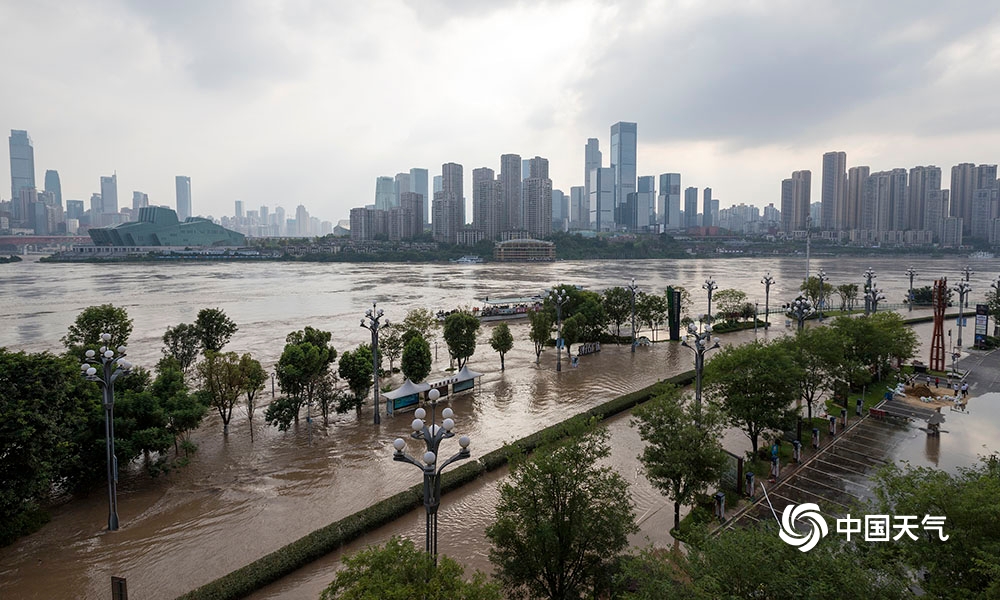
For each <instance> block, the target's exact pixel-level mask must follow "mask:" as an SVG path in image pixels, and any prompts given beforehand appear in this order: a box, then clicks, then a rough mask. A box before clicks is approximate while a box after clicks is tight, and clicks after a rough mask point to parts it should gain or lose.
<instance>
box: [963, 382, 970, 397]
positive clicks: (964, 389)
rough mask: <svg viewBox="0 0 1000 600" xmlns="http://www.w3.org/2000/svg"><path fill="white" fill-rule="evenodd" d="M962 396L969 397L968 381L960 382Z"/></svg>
mask: <svg viewBox="0 0 1000 600" xmlns="http://www.w3.org/2000/svg"><path fill="white" fill-rule="evenodd" d="M962 397H963V398H968V397H969V384H968V383H963V384H962Z"/></svg>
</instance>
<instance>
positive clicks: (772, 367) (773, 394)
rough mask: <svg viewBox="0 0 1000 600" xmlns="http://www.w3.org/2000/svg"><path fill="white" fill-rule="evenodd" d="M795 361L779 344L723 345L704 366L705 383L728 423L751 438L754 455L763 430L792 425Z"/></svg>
mask: <svg viewBox="0 0 1000 600" xmlns="http://www.w3.org/2000/svg"><path fill="white" fill-rule="evenodd" d="M795 372H796V369H795V363H794V362H792V357H791V356H789V354H788V352H787V351H786V350H785V348H784V347H783V346H782V345H781V344H777V343H771V344H766V343H762V342H754V343H752V344H745V345H742V346H726V347H724V348H723V349H722V350H721V351H720V352H719V354H717V355H716V356H715V358H714V359H712V360H711V361H709V362H708V364H707V365H706V366H705V378H704V381H705V386H706V388H707V391H708V392H709V394H710V396H711V398H712V399H713V400H714V401H715V402H717V403H718V404H719V405H720V406H721V407H722V410H723V412H724V413H725V415H726V418H727V420H728V421H729V424H730V425H732V426H733V427H737V428H739V429H740V430H742V431H743V433H745V434H746V436H747V437H748V438H750V445H751V447H752V448H753V454H754V456H756V455H757V442H758V440H759V438H760V435H761V434H762V433H764V432H766V431H774V430H781V429H784V428H785V427H788V426H790V425H791V423H792V422H793V421H794V418H795V417H794V414H793V413H792V411H791V410H789V405H790V404H791V403H792V401H794V400H795V398H796V396H797V395H798V388H797V387H796V385H795Z"/></svg>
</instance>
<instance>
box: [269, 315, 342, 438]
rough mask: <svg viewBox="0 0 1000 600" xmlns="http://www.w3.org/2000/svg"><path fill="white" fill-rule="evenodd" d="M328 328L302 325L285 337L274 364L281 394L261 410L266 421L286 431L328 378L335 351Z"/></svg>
mask: <svg viewBox="0 0 1000 600" xmlns="http://www.w3.org/2000/svg"><path fill="white" fill-rule="evenodd" d="M332 337H333V335H332V334H331V333H330V332H329V331H323V330H321V329H315V328H313V327H309V326H306V327H305V329H302V330H299V331H293V332H292V333H289V334H288V335H287V336H286V337H285V348H284V350H282V352H281V358H279V359H278V364H277V366H276V367H275V372H276V375H277V378H278V385H279V386H280V387H281V391H282V392H283V393H284V396H283V397H282V398H279V399H275V400H272V401H271V403H270V404H269V405H268V407H267V409H266V410H265V411H264V418H265V419H266V420H267V422H268V423H270V424H272V425H274V426H276V427H277V428H278V429H279V430H281V431H286V430H287V429H288V428H289V427H290V426H291V423H292V421H295V422H296V423H298V421H299V412H300V411H301V409H302V406H303V405H304V404H305V405H310V406H311V405H312V403H313V402H314V401H315V400H317V391H318V388H319V386H320V385H325V384H323V381H324V380H325V379H327V378H328V377H330V374H331V372H330V369H331V365H332V364H333V362H334V361H335V360H336V358H337V350H336V349H335V348H334V347H333V345H332V344H331V343H330V340H331V339H332Z"/></svg>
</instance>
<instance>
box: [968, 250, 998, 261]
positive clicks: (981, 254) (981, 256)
mask: <svg viewBox="0 0 1000 600" xmlns="http://www.w3.org/2000/svg"><path fill="white" fill-rule="evenodd" d="M969 258H971V259H973V260H989V259H991V258H994V256H993V253H992V252H986V251H985V250H980V251H978V252H973V253H972V254H970V255H969Z"/></svg>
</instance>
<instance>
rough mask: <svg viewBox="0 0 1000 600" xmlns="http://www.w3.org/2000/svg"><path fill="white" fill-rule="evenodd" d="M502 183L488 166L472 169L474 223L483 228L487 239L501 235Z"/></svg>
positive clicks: (493, 238)
mask: <svg viewBox="0 0 1000 600" xmlns="http://www.w3.org/2000/svg"><path fill="white" fill-rule="evenodd" d="M499 213H500V183H499V182H498V181H497V180H496V173H495V172H494V171H493V169H490V168H488V167H481V168H479V169H473V170H472V225H473V227H476V228H477V229H482V230H483V232H484V234H485V236H486V239H488V240H496V239H498V238H499V236H500V214H499Z"/></svg>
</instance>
